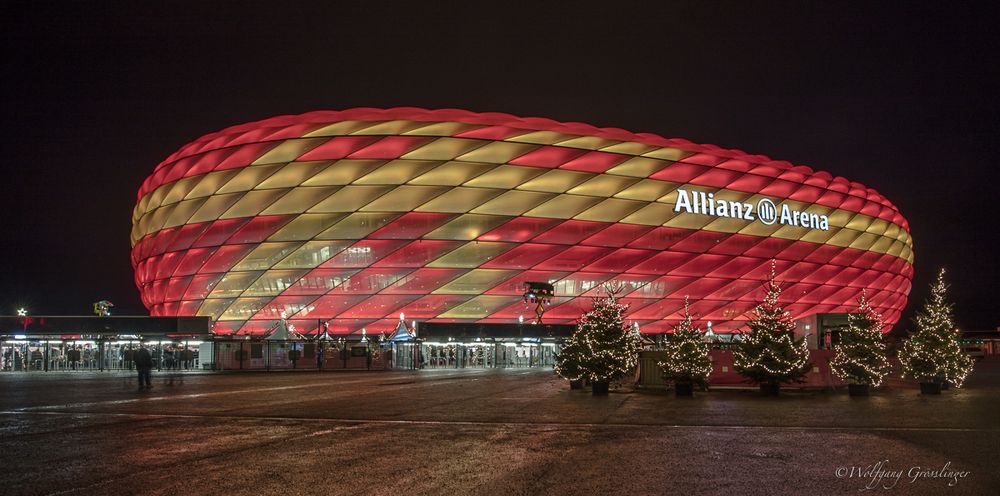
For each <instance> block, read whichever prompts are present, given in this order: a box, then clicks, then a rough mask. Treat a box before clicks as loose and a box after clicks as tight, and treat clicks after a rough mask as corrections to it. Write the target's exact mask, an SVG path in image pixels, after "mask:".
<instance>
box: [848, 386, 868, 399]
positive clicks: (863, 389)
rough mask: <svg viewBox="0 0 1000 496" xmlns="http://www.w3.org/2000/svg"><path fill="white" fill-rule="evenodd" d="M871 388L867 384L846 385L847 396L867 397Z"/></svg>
mask: <svg viewBox="0 0 1000 496" xmlns="http://www.w3.org/2000/svg"><path fill="white" fill-rule="evenodd" d="M870 390H871V387H870V386H869V385H868V384H848V385H847V394H849V395H851V396H868V395H869V393H870Z"/></svg>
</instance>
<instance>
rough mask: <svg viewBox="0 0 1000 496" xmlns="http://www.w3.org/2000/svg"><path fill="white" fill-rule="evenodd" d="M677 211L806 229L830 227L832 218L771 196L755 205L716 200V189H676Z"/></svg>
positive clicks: (827, 229) (826, 228) (823, 229)
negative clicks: (809, 211)
mask: <svg viewBox="0 0 1000 496" xmlns="http://www.w3.org/2000/svg"><path fill="white" fill-rule="evenodd" d="M674 212H685V213H689V214H700V215H711V216H713V217H729V218H731V219H743V220H747V221H753V220H759V221H760V222H761V223H762V224H764V225H768V226H770V225H773V224H774V223H778V224H783V225H786V226H794V227H804V228H806V229H819V230H821V231H829V230H830V219H829V218H827V216H825V215H819V214H811V213H807V212H803V211H801V210H792V209H791V208H789V206H788V205H787V204H784V203H783V204H781V206H780V207H779V206H778V205H775V203H774V201H772V200H771V199H770V198H761V199H760V201H758V202H757V204H756V205H754V204H751V203H744V202H738V201H729V200H717V199H716V198H715V195H714V194H713V193H705V192H704V191H687V190H685V189H678V190H677V202H676V203H674Z"/></svg>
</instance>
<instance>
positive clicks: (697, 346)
mask: <svg viewBox="0 0 1000 496" xmlns="http://www.w3.org/2000/svg"><path fill="white" fill-rule="evenodd" d="M704 337H705V333H704V332H702V330H701V329H700V328H698V327H697V326H695V325H694V319H693V317H692V316H691V312H690V308H689V304H688V297H687V296H685V297H684V318H683V319H682V320H681V321H680V322H679V323H678V324H677V325H676V326H674V334H673V336H672V337H671V339H670V341H669V342H667V343H666V344H665V345H664V347H663V352H664V354H665V357H664V360H663V361H661V362H659V366H660V369H662V370H663V378H664V379H666V380H668V381H673V382H674V383H676V384H677V385H678V394H681V393H680V392H681V390H682V389H685V390H686V389H687V388H688V387H690V386H691V385H695V384H697V385H700V386H707V385H708V375H709V374H711V373H712V359H711V357H710V356H709V355H708V343H704V342H702V338H704ZM681 385H683V386H684V387H683V388H682V387H680V386H681ZM685 394H686V393H685Z"/></svg>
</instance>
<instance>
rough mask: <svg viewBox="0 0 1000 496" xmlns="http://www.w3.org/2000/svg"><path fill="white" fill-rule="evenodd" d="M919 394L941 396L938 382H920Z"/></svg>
mask: <svg viewBox="0 0 1000 496" xmlns="http://www.w3.org/2000/svg"><path fill="white" fill-rule="evenodd" d="M920 394H941V383H940V382H921V383H920Z"/></svg>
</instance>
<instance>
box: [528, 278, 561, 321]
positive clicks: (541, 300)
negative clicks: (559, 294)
mask: <svg viewBox="0 0 1000 496" xmlns="http://www.w3.org/2000/svg"><path fill="white" fill-rule="evenodd" d="M555 293H556V291H555V287H553V286H552V285H551V284H549V283H547V282H525V283H524V295H523V297H522V298H523V299H524V302H525V303H533V304H535V318H536V320H535V323H536V324H541V323H542V314H544V313H545V307H546V306H548V305H549V303H550V302H551V301H552V297H553V296H555Z"/></svg>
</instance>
